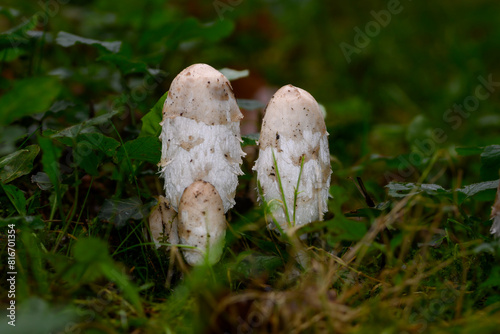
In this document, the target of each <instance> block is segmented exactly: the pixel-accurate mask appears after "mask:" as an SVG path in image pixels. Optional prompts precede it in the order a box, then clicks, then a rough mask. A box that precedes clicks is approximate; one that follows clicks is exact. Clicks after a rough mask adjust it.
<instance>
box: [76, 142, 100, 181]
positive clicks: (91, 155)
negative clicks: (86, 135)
mask: <svg viewBox="0 0 500 334" xmlns="http://www.w3.org/2000/svg"><path fill="white" fill-rule="evenodd" d="M76 152H78V145H77V147H76ZM86 153H87V152H86ZM102 158H103V154H102V153H100V152H97V153H95V152H92V151H91V152H88V154H85V155H79V154H76V153H75V162H76V164H77V165H78V166H79V167H81V168H83V170H84V171H85V172H86V173H87V174H89V175H92V176H98V175H99V170H98V167H99V164H100V163H101V162H102Z"/></svg>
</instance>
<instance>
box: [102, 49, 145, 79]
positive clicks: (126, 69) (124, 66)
mask: <svg viewBox="0 0 500 334" xmlns="http://www.w3.org/2000/svg"><path fill="white" fill-rule="evenodd" d="M97 60H101V61H106V62H108V63H111V64H113V65H115V66H116V67H117V68H118V69H119V70H120V72H122V73H123V74H124V75H127V74H130V73H147V72H148V64H146V63H145V62H142V61H135V60H132V59H130V58H128V57H125V56H124V55H121V54H111V53H109V54H105V55H102V56H100V57H99V58H97Z"/></svg>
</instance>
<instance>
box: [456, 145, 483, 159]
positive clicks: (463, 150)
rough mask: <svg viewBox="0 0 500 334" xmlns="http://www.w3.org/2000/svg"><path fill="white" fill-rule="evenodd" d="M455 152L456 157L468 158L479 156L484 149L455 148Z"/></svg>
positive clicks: (470, 147) (474, 147)
mask: <svg viewBox="0 0 500 334" xmlns="http://www.w3.org/2000/svg"><path fill="white" fill-rule="evenodd" d="M455 151H456V152H457V154H458V155H461V156H464V157H468V156H471V155H480V154H481V153H483V151H484V147H481V146H468V147H457V148H455Z"/></svg>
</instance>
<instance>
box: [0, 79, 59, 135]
mask: <svg viewBox="0 0 500 334" xmlns="http://www.w3.org/2000/svg"><path fill="white" fill-rule="evenodd" d="M60 90H61V84H60V83H59V81H58V80H57V79H56V78H54V77H39V78H29V79H21V80H16V81H15V82H14V86H13V87H12V89H11V90H9V91H7V92H6V93H5V94H4V95H3V96H2V97H0V105H1V106H2V109H1V110H0V126H1V125H8V124H10V123H12V122H13V121H15V120H18V119H20V118H22V117H24V116H28V115H32V114H36V113H40V112H44V111H47V110H48V109H49V108H50V106H51V105H52V102H53V101H54V99H55V98H56V97H57V95H58V94H59V91H60Z"/></svg>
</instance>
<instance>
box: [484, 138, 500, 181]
mask: <svg viewBox="0 0 500 334" xmlns="http://www.w3.org/2000/svg"><path fill="white" fill-rule="evenodd" d="M499 171H500V145H491V146H487V147H486V148H485V149H484V151H483V153H481V176H482V177H483V179H485V180H495V179H497V178H498V175H499V174H498V173H499Z"/></svg>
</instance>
